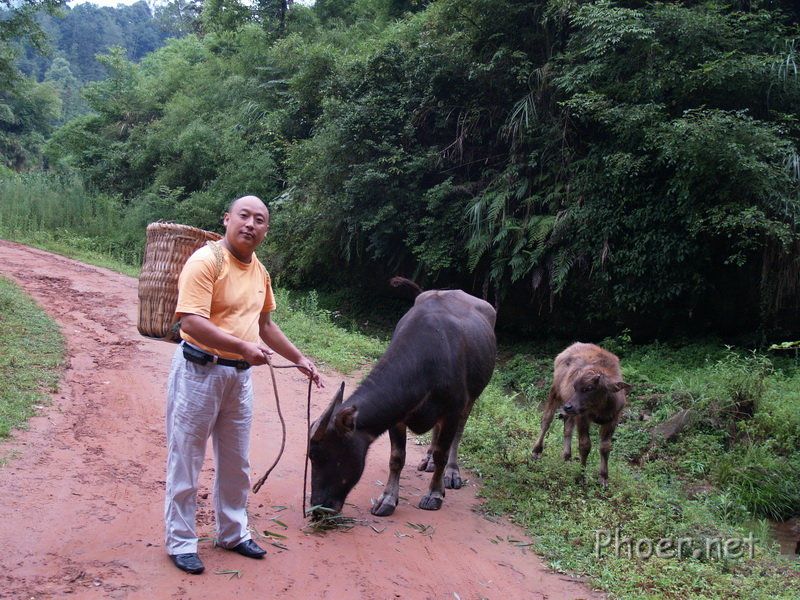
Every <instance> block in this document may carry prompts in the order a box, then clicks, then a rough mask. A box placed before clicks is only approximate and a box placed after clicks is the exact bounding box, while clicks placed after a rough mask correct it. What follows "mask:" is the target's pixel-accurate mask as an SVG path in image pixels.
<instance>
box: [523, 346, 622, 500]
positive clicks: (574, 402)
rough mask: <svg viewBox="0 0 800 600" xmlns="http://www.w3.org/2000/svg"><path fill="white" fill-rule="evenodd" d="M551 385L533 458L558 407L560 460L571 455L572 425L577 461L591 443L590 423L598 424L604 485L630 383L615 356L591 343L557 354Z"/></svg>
mask: <svg viewBox="0 0 800 600" xmlns="http://www.w3.org/2000/svg"><path fill="white" fill-rule="evenodd" d="M554 366H555V368H554V371H553V386H552V387H551V388H550V395H549V396H548V397H547V403H546V404H545V407H544V413H543V414H542V432H541V434H540V435H539V439H538V440H537V441H536V444H535V445H534V447H533V458H535V459H538V458H541V456H542V450H543V448H544V436H545V434H547V430H548V429H549V428H550V423H551V422H552V421H553V416H554V415H555V414H556V411H557V410H558V409H559V408H560V409H561V412H562V414H563V415H564V452H563V454H562V456H563V457H564V460H569V459H570V458H572V430H573V428H574V427H575V426H576V425H577V426H578V449H579V450H580V455H581V466H582V467H585V466H586V457H587V456H589V450H591V448H592V442H591V440H590V439H589V425H590V423H597V424H598V425H600V483H601V484H602V485H604V486H605V485H608V455H609V454H610V453H611V438H612V437H613V435H614V430H616V428H617V423H618V422H619V416H620V414H621V413H622V409H623V407H624V406H625V400H626V397H627V392H628V390H630V389H631V386H630V385H628V384H627V383H625V382H624V381H622V372H621V371H620V367H619V359H618V358H617V357H616V356H615V355H614V354H612V353H611V352H609V351H607V350H604V349H603V348H601V347H600V346H595V345H594V344H582V343H580V342H578V343H575V344H572V345H571V346H570V347H568V348H567V349H566V350H564V351H563V352H562V353H561V354H559V355H558V356H556V360H555V365H554Z"/></svg>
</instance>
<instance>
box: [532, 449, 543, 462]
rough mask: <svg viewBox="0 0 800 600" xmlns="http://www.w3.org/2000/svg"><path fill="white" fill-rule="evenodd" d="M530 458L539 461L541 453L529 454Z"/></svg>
mask: <svg viewBox="0 0 800 600" xmlns="http://www.w3.org/2000/svg"><path fill="white" fill-rule="evenodd" d="M531 458H532V459H533V460H540V459H541V458H542V451H541V450H540V451H539V452H531Z"/></svg>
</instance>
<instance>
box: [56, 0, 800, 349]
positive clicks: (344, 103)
mask: <svg viewBox="0 0 800 600" xmlns="http://www.w3.org/2000/svg"><path fill="white" fill-rule="evenodd" d="M290 4H291V3H285V2H275V3H270V2H268V1H267V0H264V2H261V3H256V4H254V5H252V6H251V7H249V8H248V6H246V5H243V4H239V3H238V2H236V0H215V1H214V2H206V3H205V4H204V6H203V11H202V14H201V15H200V19H199V23H198V26H197V31H198V33H197V34H193V35H189V36H188V37H186V38H184V39H181V40H173V41H171V42H170V43H169V44H168V45H167V47H165V48H163V49H161V50H158V51H156V52H154V53H152V54H150V55H148V56H147V57H146V58H145V59H144V60H143V61H142V63H141V65H137V64H135V63H133V62H132V61H130V60H129V58H127V57H126V56H124V55H123V54H122V53H119V52H112V53H111V54H110V55H108V56H107V57H106V58H105V59H103V61H104V63H105V65H106V67H107V68H108V69H109V70H110V73H111V75H110V77H109V78H108V79H106V80H104V81H101V82H98V83H95V84H93V85H92V86H91V87H90V90H89V92H88V93H87V99H88V102H89V104H90V106H91V108H92V110H93V113H92V114H91V115H90V116H86V117H81V118H80V119H78V120H76V121H73V122H71V123H69V124H68V125H66V126H65V127H64V128H62V129H61V130H60V131H59V132H58V133H57V134H56V136H55V138H54V139H53V141H52V143H51V144H50V146H49V156H50V157H51V159H52V160H51V162H52V163H53V164H54V165H55V164H58V165H60V167H61V168H77V169H79V170H80V172H81V173H83V174H84V175H85V177H86V179H87V181H88V182H89V184H90V185H91V186H92V187H93V188H94V189H97V190H99V191H102V192H105V193H112V194H120V195H121V196H122V198H123V199H124V202H125V203H126V204H127V205H128V206H130V207H135V208H136V210H139V211H148V210H149V211H151V214H152V216H153V217H154V218H155V217H163V218H174V219H179V220H182V221H184V222H190V223H193V224H196V225H199V226H202V227H207V228H211V227H215V226H217V224H218V215H219V214H220V212H221V210H222V208H223V207H224V206H225V204H226V203H227V202H228V201H229V200H230V199H231V198H232V197H235V196H237V195H240V194H244V193H255V194H259V195H262V196H263V197H265V199H267V200H269V201H270V204H271V207H272V210H273V233H272V235H271V240H272V245H271V248H270V252H271V254H272V256H271V261H272V264H273V265H274V266H273V268H274V269H277V270H279V271H280V272H281V273H282V274H283V276H284V277H286V278H288V279H290V280H291V281H292V282H293V283H295V284H309V283H314V284H316V285H330V286H343V285H347V286H349V285H355V286H363V287H366V288H367V289H369V290H370V291H374V290H376V289H378V288H379V286H381V285H383V282H384V281H385V279H386V278H387V277H388V276H389V275H392V274H395V273H397V272H401V273H403V274H406V275H409V276H412V277H415V278H416V279H418V280H420V281H421V282H422V283H423V284H424V285H425V286H427V287H433V286H459V287H463V288H466V289H469V290H472V291H474V292H475V293H477V294H478V295H483V296H485V297H487V298H489V299H490V300H491V301H493V302H495V303H497V304H498V305H499V307H500V315H501V322H503V323H505V324H513V325H514V326H515V327H517V328H523V329H527V330H528V331H530V332H544V331H554V330H555V331H561V332H567V333H569V334H570V335H582V336H595V337H597V336H601V335H603V334H604V332H609V331H613V330H615V329H617V328H619V327H620V326H627V327H629V328H631V329H632V331H633V332H634V334H635V335H642V336H653V335H658V336H663V335H670V334H673V333H675V331H677V330H684V331H691V332H698V331H708V330H713V331H718V332H722V333H726V334H728V333H741V332H743V331H754V330H760V331H763V332H766V333H767V334H768V335H791V334H794V333H796V332H797V331H798V330H800V322H799V321H798V314H799V311H798V308H800V307H798V302H800V300H798V299H799V298H800V295H799V294H798V293H797V292H798V281H799V278H798V274H799V273H798V258H800V253H799V252H798V250H800V243H799V242H798V239H799V238H798V231H797V219H798V211H799V210H800V157H799V156H798V149H797V143H798V138H799V137H800V129H798V124H797V120H796V107H797V106H799V105H800V79H799V78H798V71H797V41H796V39H797V33H798V16H799V15H800V13H798V10H797V8H796V7H795V5H794V4H793V3H791V2H784V3H779V2H766V1H765V2H760V1H753V2H745V3H742V2H736V1H728V2H720V3H716V4H706V3H697V2H692V1H684V2H679V1H673V2H662V3H644V2H638V1H629V2H617V3H613V2H610V1H608V0H601V1H592V2H589V1H581V0H538V1H521V0H504V1H500V2H497V1H494V2H489V1H488V0H459V1H456V0H439V1H437V2H423V1H405V2H401V1H397V0H352V1H347V0H338V1H336V2H333V1H330V2H329V1H326V2H317V3H316V4H315V5H314V6H313V7H311V8H309V7H305V6H300V5H291V6H290ZM532 315H535V316H534V317H533V318H532Z"/></svg>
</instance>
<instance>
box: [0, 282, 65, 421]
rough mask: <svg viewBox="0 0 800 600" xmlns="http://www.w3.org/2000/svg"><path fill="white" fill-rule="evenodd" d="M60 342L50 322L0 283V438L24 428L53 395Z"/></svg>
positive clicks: (60, 355) (61, 351)
mask: <svg viewBox="0 0 800 600" xmlns="http://www.w3.org/2000/svg"><path fill="white" fill-rule="evenodd" d="M63 355H64V339H63V337H62V336H61V333H60V332H59V329H58V327H57V326H56V325H55V323H54V322H53V321H52V320H51V319H50V318H48V317H47V315H45V313H44V312H43V311H42V310H41V309H40V308H39V307H38V306H37V305H36V303H34V302H33V301H32V300H31V299H30V298H29V297H28V296H26V295H25V294H24V293H22V291H21V290H19V289H18V288H17V287H16V286H14V285H13V284H12V283H11V282H10V281H8V280H7V279H4V278H0V437H8V436H9V435H10V433H11V431H12V430H13V429H15V428H24V427H25V425H26V423H27V420H28V419H29V418H30V417H31V416H32V415H33V414H35V412H36V407H37V406H39V405H43V404H46V403H47V402H48V400H49V396H48V394H50V393H52V392H55V391H56V390H57V386H58V379H59V376H60V367H61V364H62V361H63Z"/></svg>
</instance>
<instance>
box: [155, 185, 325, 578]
mask: <svg viewBox="0 0 800 600" xmlns="http://www.w3.org/2000/svg"><path fill="white" fill-rule="evenodd" d="M223 223H224V224H225V237H224V238H223V239H222V240H221V241H220V242H218V245H217V247H216V248H214V247H212V246H209V245H206V246H204V247H203V248H200V249H199V250H197V251H196V252H195V253H194V254H193V255H192V256H191V257H190V258H189V260H188V261H187V262H186V265H185V266H184V268H183V271H182V272H181V276H180V280H179V283H178V305H177V308H176V316H178V317H179V318H180V319H181V337H182V338H183V342H182V343H181V345H180V347H179V348H178V349H177V351H176V353H175V356H174V357H173V360H172V371H171V373H170V376H169V384H168V391H167V485H166V500H165V507H164V520H165V524H166V547H167V553H168V554H169V555H170V558H171V559H172V561H173V562H174V563H175V565H176V566H177V567H178V568H179V569H181V570H183V571H186V572H187V573H202V571H203V569H204V567H203V563H202V561H201V560H200V557H199V555H198V553H197V541H198V540H197V533H196V530H195V513H196V510H197V485H198V477H199V474H200V469H201V468H202V465H203V459H204V456H205V448H206V441H207V440H208V438H209V436H211V437H212V438H213V442H214V456H215V463H216V477H215V482H214V511H215V515H216V524H217V545H218V546H221V547H223V548H227V549H228V550H233V551H235V552H238V553H239V554H242V555H244V556H247V557H249V558H262V557H263V556H264V554H266V551H265V550H263V549H262V548H260V547H259V546H258V545H257V544H256V543H255V542H254V541H253V540H252V539H251V537H250V532H249V531H248V528H247V511H246V504H247V494H248V490H249V487H250V478H249V470H250V463H249V459H248V452H249V445H250V425H251V422H252V415H253V409H252V404H253V389H252V384H251V378H250V366H252V365H263V364H265V363H266V362H267V361H268V360H269V356H270V354H271V353H272V350H275V351H276V352H277V353H278V354H280V355H281V356H283V357H284V358H286V359H287V360H289V361H290V362H292V363H295V364H296V365H298V368H300V370H301V371H302V372H303V373H305V374H306V375H308V377H310V378H311V379H312V380H313V381H314V382H315V383H316V384H317V387H321V383H320V380H319V375H318V373H317V370H316V367H315V366H314V363H312V362H311V361H310V360H309V359H308V358H306V357H305V356H303V354H302V353H301V352H300V351H299V350H298V349H297V348H295V347H294V345H293V344H292V343H291V342H290V341H289V340H288V339H287V337H286V336H285V335H284V334H283V332H282V331H281V330H280V328H279V327H278V326H277V325H276V324H275V323H273V322H272V319H271V317H270V313H271V312H272V311H273V310H275V300H274V297H273V294H272V287H271V281H270V277H269V273H267V271H266V269H264V267H263V265H262V264H261V263H260V262H259V260H258V258H256V256H255V254H254V250H255V249H256V248H257V247H258V245H259V244H260V243H261V242H262V241H263V240H264V237H265V236H266V234H267V230H268V229H269V212H268V211H267V207H266V206H265V205H264V203H263V202H262V201H261V200H259V199H258V198H256V197H255V196H244V197H242V198H238V199H237V200H234V201H233V202H232V203H231V205H230V207H229V208H228V212H226V213H225V216H224V219H223ZM260 340H263V341H264V342H266V344H267V346H265V345H264V344H263V343H261V341H260ZM271 349H272V350H271Z"/></svg>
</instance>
